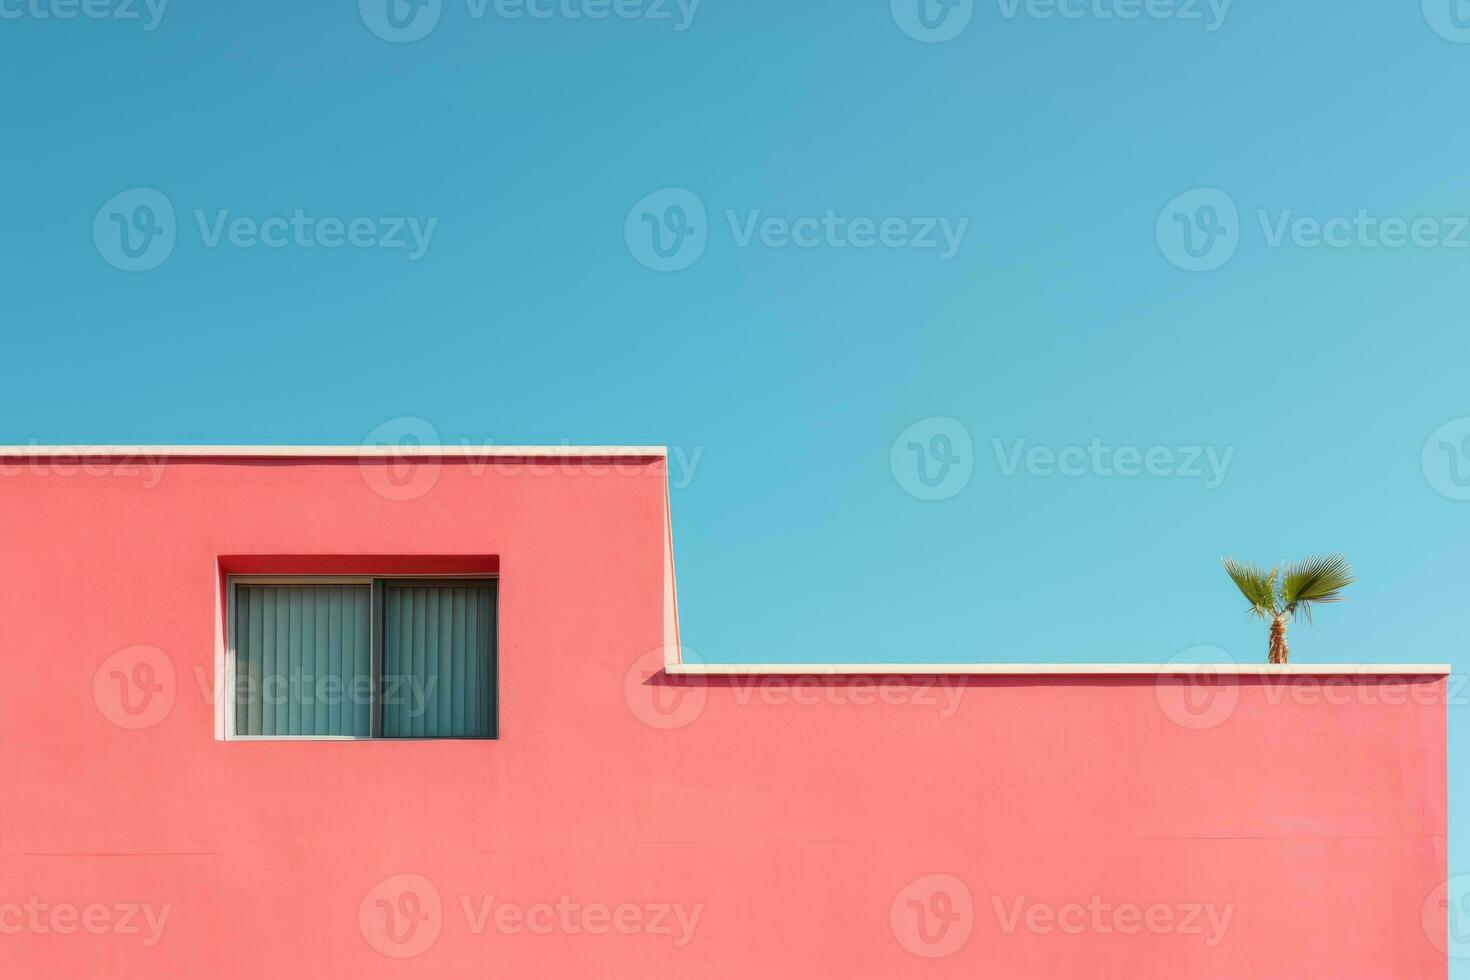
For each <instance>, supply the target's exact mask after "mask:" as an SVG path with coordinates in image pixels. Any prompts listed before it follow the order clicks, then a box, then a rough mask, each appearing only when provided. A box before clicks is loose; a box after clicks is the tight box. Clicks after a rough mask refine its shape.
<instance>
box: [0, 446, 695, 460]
mask: <svg viewBox="0 0 1470 980" xmlns="http://www.w3.org/2000/svg"><path fill="white" fill-rule="evenodd" d="M668 454H669V451H668V447H666V446H501V445H494V444H489V445H482V446H473V445H459V446H423V445H404V446H375V445H366V446H0V457H5V456H9V457H21V458H46V457H54V456H64V457H74V456H75V457H91V458H94V459H95V458H97V457H99V456H102V457H107V456H134V457H137V456H142V457H149V458H158V457H170V456H173V457H179V458H206V457H234V458H237V459H238V458H245V459H324V458H335V457H343V458H349V459H350V458H359V457H361V458H373V457H392V458H395V459H401V458H403V457H405V456H439V457H444V458H450V457H459V456H463V457H467V458H469V459H483V458H485V457H487V456H543V457H569V458H579V457H588V456H641V457H655V458H658V459H664V458H667V457H668Z"/></svg>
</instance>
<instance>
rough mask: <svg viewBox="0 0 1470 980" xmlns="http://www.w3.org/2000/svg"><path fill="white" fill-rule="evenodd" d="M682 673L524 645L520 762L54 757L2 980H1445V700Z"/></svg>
mask: <svg viewBox="0 0 1470 980" xmlns="http://www.w3.org/2000/svg"><path fill="white" fill-rule="evenodd" d="M660 657H661V654H660V653H658V652H654V653H652V654H650V655H648V656H646V657H644V658H643V659H642V660H640V661H638V662H636V663H632V664H629V663H628V662H627V661H626V660H625V661H623V662H622V663H608V662H607V661H605V660H596V661H593V662H590V663H588V664H585V665H581V666H578V667H569V666H568V665H566V664H565V663H561V664H557V665H551V664H547V663H545V662H537V661H535V660H534V659H531V658H528V657H525V656H520V657H519V659H517V656H516V655H515V651H512V656H511V657H510V658H509V659H508V661H507V662H506V664H505V665H504V672H503V678H502V680H503V684H504V688H503V696H502V698H503V700H502V705H503V713H504V714H503V718H504V723H503V728H502V737H501V739H500V740H499V741H496V742H402V743H392V742H376V743H374V742H357V743H290V742H283V743H222V742H216V741H214V740H213V739H212V738H210V733H209V731H208V728H207V725H206V724H205V723H204V722H205V719H204V718H203V716H202V715H201V717H200V718H198V719H195V720H194V721H192V722H190V723H188V724H183V723H177V724H176V722H177V721H178V719H170V720H169V721H167V722H165V723H163V724H160V725H158V726H157V727H154V728H151V729H149V730H146V731H135V732H126V731H122V730H121V729H118V728H116V727H115V726H106V725H100V726H94V725H88V726H84V729H85V730H83V731H79V732H71V733H66V734H62V735H57V736H56V737H60V738H66V739H77V740H82V741H86V742H88V744H89V747H90V749H91V751H89V752H88V753H86V754H85V756H82V755H78V754H76V753H58V752H56V751H55V749H54V748H48V747H46V746H43V745H38V746H37V747H36V749H35V750H34V752H35V753H39V754H40V755H41V756H43V757H44V756H47V755H51V756H53V757H54V758H55V759H56V760H58V761H60V762H61V763H62V766H61V768H59V769H57V768H54V767H53V768H47V767H46V766H44V765H43V764H37V763H35V762H24V761H22V762H20V763H19V764H11V762H10V760H9V759H8V760H7V765H6V767H5V769H6V774H5V775H4V777H3V778H4V796H3V809H0V819H3V823H0V828H3V831H4V835H3V844H4V852H5V853H4V858H3V866H0V905H3V909H0V930H3V934H0V973H3V974H4V975H6V976H26V977H49V976H57V977H60V976H106V977H113V978H145V977H146V978H160V977H192V976H200V977H203V976H208V977H211V978H234V977H239V978H250V980H259V978H261V977H274V978H297V977H300V978H305V977H311V978H319V977H323V976H332V977H337V976H340V977H348V976H350V977H354V978H364V977H436V978H440V977H452V978H471V977H474V978H481V977H594V976H595V977H669V978H672V977H732V978H733V977H740V978H749V977H765V978H779V977H874V978H877V977H882V978H893V977H965V978H973V977H1005V978H1029V977H1045V978H1051V977H1084V976H1086V977H1104V976H1116V977H1127V978H1130V980H1141V978H1155V977H1157V978H1168V980H1179V978H1216V977H1218V978H1230V980H1242V978H1251V977H1259V978H1272V980H1278V978H1291V980H1307V978H1318V977H1320V978H1324V980H1325V978H1331V980H1350V978H1359V977H1361V978H1368V977H1374V978H1388V977H1392V978H1396V980H1398V978H1430V977H1436V978H1437V977H1443V976H1445V971H1446V961H1445V956H1444V953H1443V951H1442V948H1443V944H1444V936H1445V910H1444V907H1443V905H1442V904H1441V903H1440V901H1439V898H1441V897H1442V896H1436V893H1435V890H1436V888H1437V887H1438V886H1440V885H1441V884H1442V882H1443V880H1444V877H1445V865H1446V859H1445V832H1446V799H1445V784H1446V778H1445V777H1446V774H1445V682H1444V679H1443V678H1442V677H1433V678H1398V677H1337V678H1323V677H1289V678H1225V679H1217V680H1215V681H1212V682H1209V683H1200V682H1197V681H1195V680H1191V679H1188V678H1177V677H1176V678H1170V677H1164V678H1158V679H1156V678H1152V677H1108V676H1100V677H1080V678H1079V677H1051V678H1038V677H1005V678H986V677H955V676H942V675H941V676H929V677H886V678H885V677H855V676H839V677H823V678H815V677H751V678H703V679H696V678H680V679H675V678H670V677H668V676H666V675H664V674H662V673H660V672H659V669H658V667H659V658H660ZM8 751H9V753H10V759H14V758H15V757H16V751H17V750H16V749H15V747H14V745H12V747H11V748H10V749H9V750H8ZM25 751H26V752H28V753H29V752H32V750H30V749H27V750H25ZM43 761H44V760H43ZM124 919H126V923H124ZM88 922H90V925H87V923H88ZM124 925H126V926H127V927H128V928H126V929H125V928H124Z"/></svg>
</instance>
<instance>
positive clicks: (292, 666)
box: [235, 585, 373, 736]
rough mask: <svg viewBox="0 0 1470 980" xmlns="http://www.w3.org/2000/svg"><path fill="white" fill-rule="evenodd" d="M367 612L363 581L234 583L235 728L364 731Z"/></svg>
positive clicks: (368, 701) (368, 708)
mask: <svg viewBox="0 0 1470 980" xmlns="http://www.w3.org/2000/svg"><path fill="white" fill-rule="evenodd" d="M371 614H372V590H371V588H370V587H369V586H367V585H321V586H315V585H313V586H300V585H290V586H264V585H262V586H254V585H241V586H239V587H238V589H237V590H236V593H235V657H236V661H235V732H236V734H238V735H287V736H289V735H302V736H304V735H355V736H367V735H370V734H371V727H372V707H373V705H372V690H371V677H372V666H371V659H372V628H371V622H372V621H371Z"/></svg>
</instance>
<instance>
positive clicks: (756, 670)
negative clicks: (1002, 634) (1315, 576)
mask: <svg viewBox="0 0 1470 980" xmlns="http://www.w3.org/2000/svg"><path fill="white" fill-rule="evenodd" d="M664 671H665V672H666V673H668V674H671V675H675V676H679V675H685V676H702V677H743V676H760V675H787V676H789V675H809V674H821V675H829V674H830V675H852V674H857V675H872V674H882V675H885V676H902V675H904V674H976V675H980V674H995V675H1001V674H1009V675H1022V676H1024V675H1028V674H1029V675H1043V674H1044V675H1054V676H1068V675H1074V676H1075V675H1098V674H1103V675H1106V674H1115V675H1116V674H1145V675H1149V674H1152V675H1166V674H1219V675H1226V676H1249V677H1275V676H1278V675H1282V674H1296V675H1303V674H1305V675H1313V674H1315V675H1319V676H1321V675H1333V676H1337V675H1343V674H1347V675H1351V674H1360V675H1364V676H1369V677H1372V676H1410V675H1414V676H1428V675H1432V676H1441V675H1445V674H1448V673H1450V665H1449V664H1312V663H1298V664H1213V663H1160V664H1107V663H1100V664H1055V663H1051V664H984V663H954V664H936V663H914V664H861V663H859V664H689V663H666V664H664Z"/></svg>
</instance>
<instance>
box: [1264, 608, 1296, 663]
mask: <svg viewBox="0 0 1470 980" xmlns="http://www.w3.org/2000/svg"><path fill="white" fill-rule="evenodd" d="M1267 658H1268V659H1269V660H1270V662H1271V663H1273V664H1284V663H1286V662H1287V660H1289V659H1290V658H1291V651H1290V650H1288V649H1287V648H1286V617H1285V616H1277V617H1276V618H1274V619H1272V620H1271V648H1270V651H1269V653H1268V654H1267Z"/></svg>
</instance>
